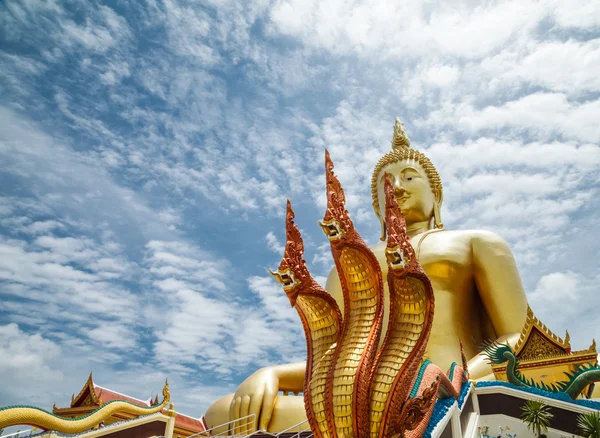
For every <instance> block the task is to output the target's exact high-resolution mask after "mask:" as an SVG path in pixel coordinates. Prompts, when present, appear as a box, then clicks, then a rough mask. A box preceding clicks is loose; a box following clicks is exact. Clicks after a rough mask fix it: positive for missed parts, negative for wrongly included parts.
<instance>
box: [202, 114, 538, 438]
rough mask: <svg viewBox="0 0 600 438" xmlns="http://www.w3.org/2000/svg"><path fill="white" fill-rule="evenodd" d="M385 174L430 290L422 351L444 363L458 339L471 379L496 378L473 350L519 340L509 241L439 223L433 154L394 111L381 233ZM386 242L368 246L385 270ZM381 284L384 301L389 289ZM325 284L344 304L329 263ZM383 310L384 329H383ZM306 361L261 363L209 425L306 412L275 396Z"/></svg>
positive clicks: (378, 172) (379, 190)
mask: <svg viewBox="0 0 600 438" xmlns="http://www.w3.org/2000/svg"><path fill="white" fill-rule="evenodd" d="M386 173H387V174H389V175H390V178H391V182H392V183H393V186H394V194H395V197H396V199H397V201H398V204H399V206H400V209H401V210H402V213H403V215H404V217H405V219H406V225H407V232H408V236H409V237H410V239H411V243H412V245H413V247H414V249H415V251H416V255H417V258H418V260H419V262H420V264H421V266H422V267H423V268H424V269H425V272H426V273H427V275H428V277H429V279H430V280H431V283H432V286H433V290H434V293H435V302H436V305H435V317H434V320H433V327H432V330H431V335H430V338H429V342H428V346H427V351H426V353H425V356H426V358H428V359H430V360H431V361H432V362H433V363H435V364H436V365H438V366H440V367H441V368H442V369H447V368H449V367H450V365H451V364H452V362H457V363H461V351H460V343H459V340H460V341H462V343H463V346H464V351H465V354H466V357H467V358H470V360H469V361H468V366H469V371H470V374H471V378H472V379H476V380H483V379H493V378H494V375H493V373H492V368H491V366H490V365H489V364H488V363H487V361H486V360H485V358H484V356H482V355H480V354H478V352H479V350H478V349H479V346H480V345H481V344H482V343H483V342H484V341H486V340H496V341H498V342H509V343H510V344H511V345H513V346H514V344H515V343H516V342H517V341H518V338H519V335H520V332H521V329H522V328H523V326H524V323H525V321H526V318H527V300H526V298H525V292H524V290H523V285H522V282H521V277H520V275H519V271H518V269H517V266H516V263H515V260H514V257H513V255H512V253H511V251H510V249H509V248H508V246H507V244H506V242H505V241H504V240H503V239H502V238H500V237H499V236H497V235H496V234H494V233H491V232H486V231H473V230H471V231H467V230H464V231H463V230H461V231H446V230H444V229H443V228H442V227H443V225H442V222H441V217H440V208H441V205H442V198H443V196H442V183H441V180H440V177H439V175H438V172H437V170H436V169H435V167H434V166H433V164H432V163H431V161H430V160H429V159H428V158H427V157H426V156H425V155H423V154H422V153H420V152H418V151H416V150H414V149H412V148H410V140H409V138H408V136H407V135H406V132H405V130H404V127H403V125H402V123H401V122H400V120H399V119H398V118H397V119H396V124H395V126H394V136H393V140H392V150H391V151H390V152H388V153H387V154H386V155H384V156H383V157H382V158H381V160H379V162H378V163H377V165H376V167H375V170H374V172H373V177H372V182H371V191H372V196H373V207H374V209H375V213H376V214H377V216H378V218H379V221H380V223H381V231H382V240H385V233H386V230H385V224H384V218H385V210H384V209H385V205H384V204H385V202H381V201H380V200H382V199H385V196H384V177H385V174H386ZM385 245H386V244H385V242H381V243H379V244H376V245H374V246H373V247H372V248H371V250H372V251H373V253H374V254H375V255H376V256H377V259H378V261H379V265H380V267H381V271H382V275H383V278H386V277H387V271H388V265H387V262H386V257H385V247H386V246H385ZM384 284H385V292H384V293H385V295H386V296H385V303H388V304H387V305H388V306H389V302H390V300H389V291H388V287H387V282H384ZM326 289H327V290H328V291H329V292H330V293H331V295H332V296H333V297H334V298H335V299H336V301H337V302H338V305H339V306H340V309H343V308H344V305H343V296H342V289H341V285H340V281H339V277H338V273H337V270H336V269H335V268H334V269H333V270H332V271H331V273H330V274H329V278H328V279H327V285H326ZM388 314H389V309H386V311H385V319H384V322H383V332H382V335H381V339H383V338H384V336H385V331H386V329H387V316H388ZM305 369H306V364H305V362H299V363H294V364H287V365H279V366H272V367H267V368H263V369H260V370H258V371H256V372H255V373H254V374H252V375H251V376H250V377H248V378H247V379H246V380H245V381H244V382H243V383H242V384H241V385H240V386H239V387H238V389H237V391H236V392H235V394H231V395H228V396H225V397H222V398H221V399H219V400H217V401H216V402H215V403H214V404H213V405H212V406H211V407H210V408H209V409H208V411H207V412H206V415H205V418H206V420H207V424H208V425H209V427H211V426H215V425H219V424H223V423H225V422H227V421H230V420H232V421H233V420H237V419H238V418H242V417H245V416H248V415H249V414H255V415H256V419H257V423H256V426H257V427H258V429H261V430H266V431H269V432H277V431H281V430H283V429H285V428H287V427H289V426H292V425H294V424H297V423H298V422H300V421H302V420H304V419H306V414H305V411H304V401H303V397H298V396H278V394H279V392H280V391H284V393H288V392H293V393H296V394H297V393H299V392H302V389H303V380H304V374H305Z"/></svg>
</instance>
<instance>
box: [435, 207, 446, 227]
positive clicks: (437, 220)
mask: <svg viewBox="0 0 600 438" xmlns="http://www.w3.org/2000/svg"><path fill="white" fill-rule="evenodd" d="M433 227H434V228H437V229H440V228H444V224H443V223H442V217H441V215H440V203H439V202H438V201H435V202H434V203H433Z"/></svg>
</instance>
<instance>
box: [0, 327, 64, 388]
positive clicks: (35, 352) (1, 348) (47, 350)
mask: <svg viewBox="0 0 600 438" xmlns="http://www.w3.org/2000/svg"><path fill="white" fill-rule="evenodd" d="M60 354H61V348H60V347H59V346H58V345H57V344H55V343H54V342H52V341H50V340H48V339H46V338H44V337H43V336H42V335H41V334H39V333H36V334H28V333H25V332H24V331H22V330H21V329H20V328H19V326H18V325H17V324H7V325H0V357H2V360H1V361H0V373H1V374H2V375H3V376H5V377H6V376H10V379H8V378H7V379H3V387H2V392H4V393H8V394H10V395H11V396H12V397H23V394H22V387H23V386H27V385H31V384H37V385H40V386H42V387H43V386H44V382H47V381H56V382H61V381H62V380H63V378H64V376H63V374H62V373H61V371H60V370H57V369H53V368H51V367H50V366H48V362H49V361H50V360H52V359H54V358H56V357H57V356H59V355H60ZM28 396H31V397H33V398H39V397H36V396H35V395H34V394H28ZM21 399H22V398H21ZM22 400H23V399H22Z"/></svg>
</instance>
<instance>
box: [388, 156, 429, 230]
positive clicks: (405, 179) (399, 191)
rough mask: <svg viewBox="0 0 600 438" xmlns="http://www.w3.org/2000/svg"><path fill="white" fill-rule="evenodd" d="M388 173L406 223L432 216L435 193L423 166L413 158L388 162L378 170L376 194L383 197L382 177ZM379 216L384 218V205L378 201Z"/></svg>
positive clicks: (420, 220)
mask: <svg viewBox="0 0 600 438" xmlns="http://www.w3.org/2000/svg"><path fill="white" fill-rule="evenodd" d="M386 173H387V174H389V176H390V181H391V183H392V185H393V187H394V196H395V198H396V201H398V206H399V207H400V210H402V214H403V215H404V218H405V219H406V224H407V225H410V224H412V223H416V222H423V221H428V220H430V219H431V218H432V217H433V205H434V202H435V195H434V194H433V191H432V190H431V186H430V185H429V179H428V178H427V174H426V173H425V170H424V169H423V167H422V166H421V165H420V164H419V163H418V162H417V161H414V160H402V161H397V162H395V163H390V164H388V165H387V166H385V167H384V168H383V169H382V170H381V172H379V178H378V181H377V196H378V198H379V199H385V193H384V190H383V187H384V178H385V174H386ZM379 217H380V218H385V205H384V204H383V203H381V202H380V205H379Z"/></svg>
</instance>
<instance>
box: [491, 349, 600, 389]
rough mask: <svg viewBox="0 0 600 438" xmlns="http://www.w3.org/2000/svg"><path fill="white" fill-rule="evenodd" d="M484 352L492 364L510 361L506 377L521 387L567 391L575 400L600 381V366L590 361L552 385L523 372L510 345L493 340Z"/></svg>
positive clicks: (567, 373) (566, 373)
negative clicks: (591, 385) (588, 387)
mask: <svg viewBox="0 0 600 438" xmlns="http://www.w3.org/2000/svg"><path fill="white" fill-rule="evenodd" d="M483 353H484V354H485V355H486V356H487V358H488V361H489V362H490V363H491V364H494V365H501V364H503V363H505V362H508V364H507V365H506V377H507V379H508V382H509V383H511V384H513V385H515V386H519V387H525V388H535V389H539V390H542V391H548V392H553V393H565V394H567V395H568V396H569V397H571V398H572V399H573V400H575V399H576V398H577V397H578V396H579V395H580V394H581V393H582V391H583V390H584V389H585V388H586V387H587V386H588V385H589V384H591V383H594V382H598V381H600V368H599V367H596V366H594V365H593V364H591V363H589V364H584V365H579V366H576V368H575V370H573V371H571V372H565V375H566V377H567V380H564V381H562V382H557V383H555V384H550V385H548V384H546V383H543V382H535V381H534V380H533V379H528V378H526V377H525V376H523V375H522V374H521V372H520V371H519V359H518V358H517V356H516V355H515V352H514V351H513V349H512V348H511V347H510V345H507V344H498V343H496V342H491V343H489V344H487V345H486V346H485V348H484V350H483Z"/></svg>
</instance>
